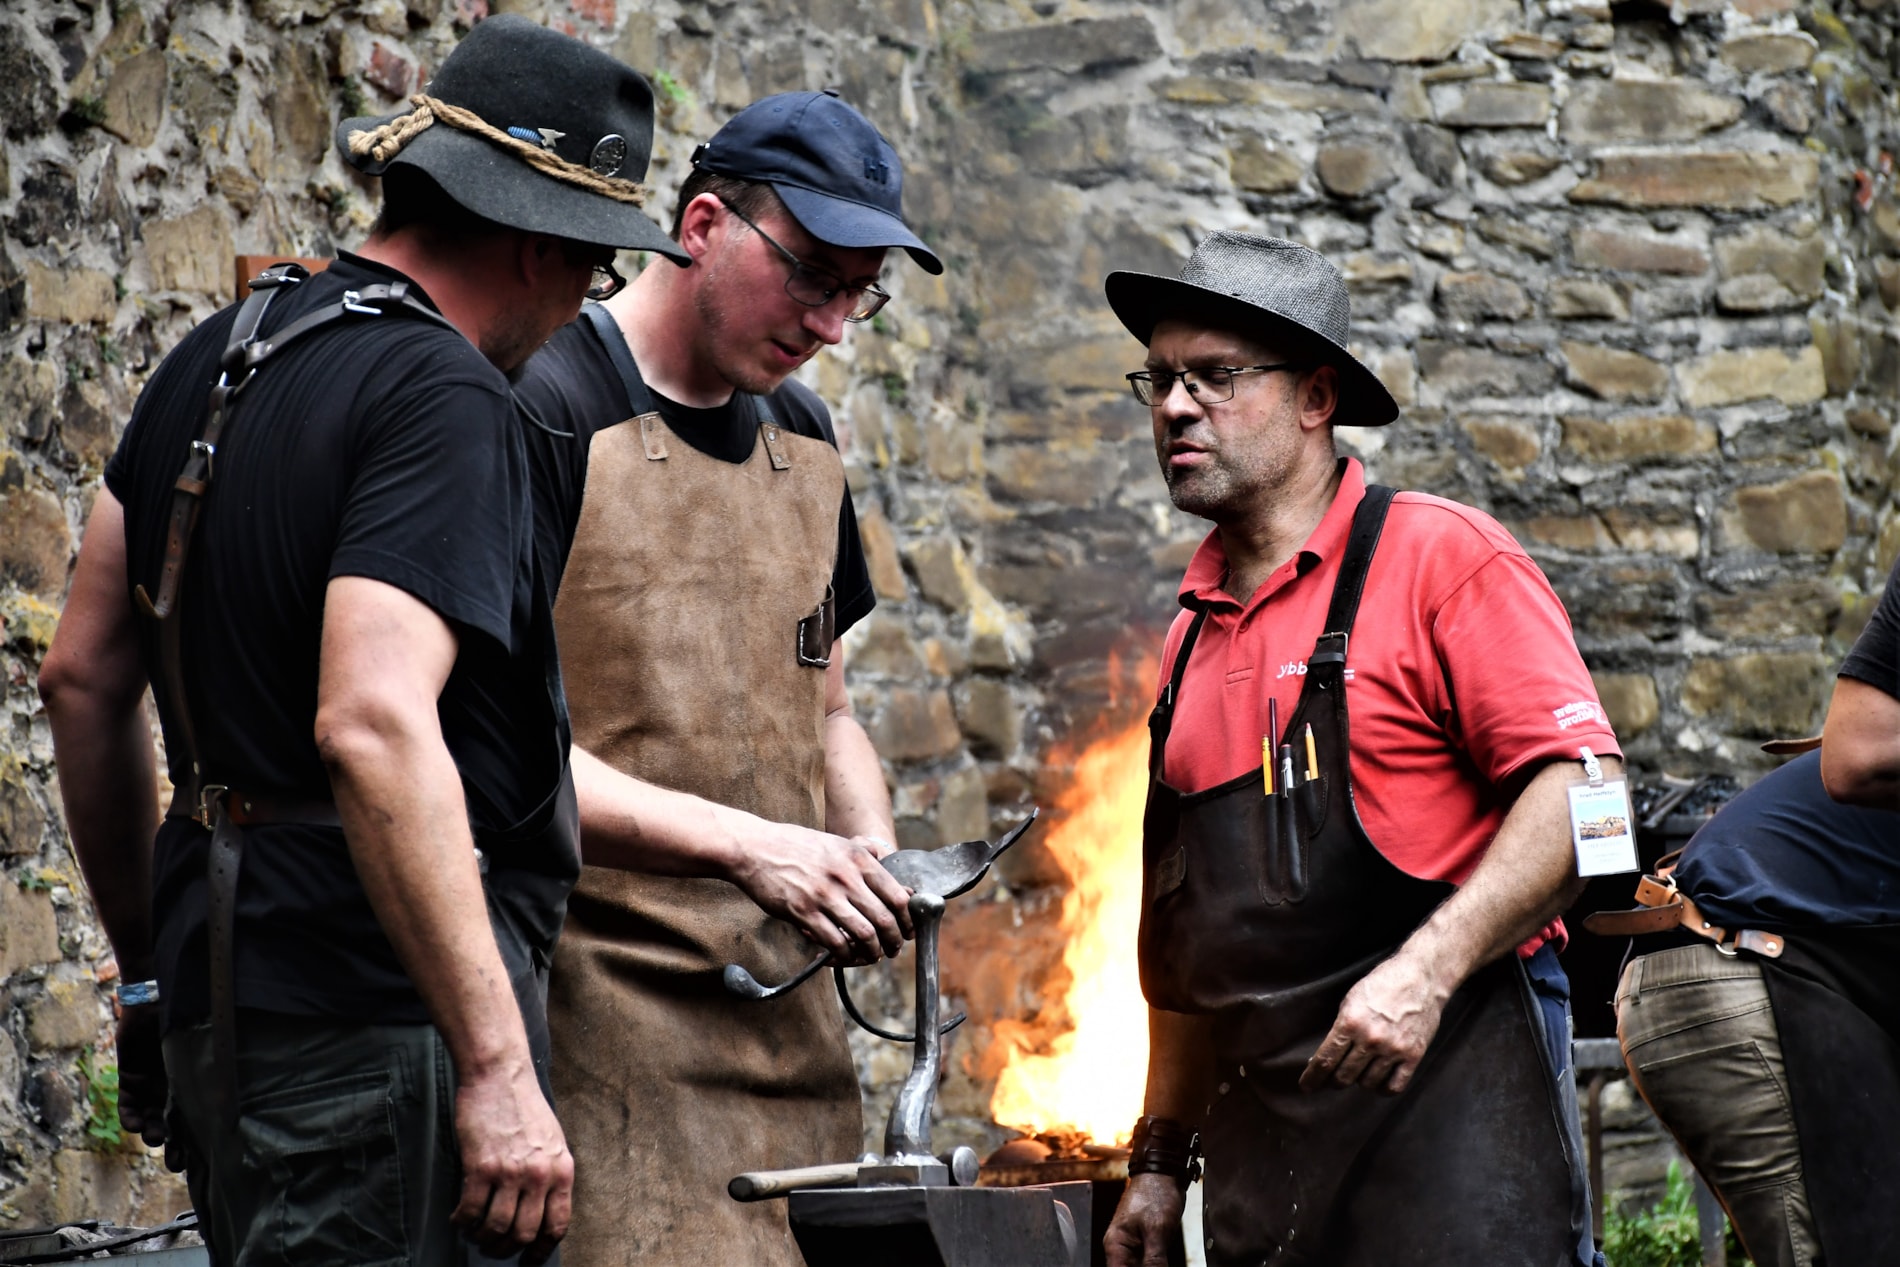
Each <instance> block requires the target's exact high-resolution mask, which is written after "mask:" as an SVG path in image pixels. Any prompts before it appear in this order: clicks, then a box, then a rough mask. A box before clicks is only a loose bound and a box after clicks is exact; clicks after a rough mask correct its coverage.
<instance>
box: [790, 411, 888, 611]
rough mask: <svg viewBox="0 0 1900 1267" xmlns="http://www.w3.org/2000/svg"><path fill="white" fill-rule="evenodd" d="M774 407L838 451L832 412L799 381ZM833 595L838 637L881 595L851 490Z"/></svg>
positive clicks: (842, 518) (841, 511)
mask: <svg viewBox="0 0 1900 1267" xmlns="http://www.w3.org/2000/svg"><path fill="white" fill-rule="evenodd" d="M772 406H773V409H774V410H775V411H776V412H777V413H778V415H779V417H780V418H782V419H785V420H787V421H789V422H790V423H791V424H792V430H793V431H795V432H797V433H798V434H799V435H802V436H811V437H813V438H815V439H820V440H823V441H824V442H825V443H826V444H829V445H830V446H831V447H832V448H834V449H835V448H837V447H838V436H837V433H836V432H835V431H834V430H833V429H832V426H831V411H830V410H829V409H826V408H825V402H824V401H822V400H820V399H818V394H817V393H816V392H814V391H812V390H811V389H810V388H809V387H806V386H805V385H804V384H803V383H801V382H799V381H798V380H797V379H787V380H785V383H784V385H783V386H781V387H780V388H779V389H778V390H777V391H775V392H773V393H772ZM831 593H832V597H833V599H834V600H835V601H836V603H837V622H838V636H839V637H843V636H844V631H845V630H847V629H849V628H851V626H853V625H855V624H857V623H858V622H859V621H860V620H863V619H864V618H865V617H866V616H869V615H870V614H871V609H872V608H874V607H876V606H877V593H876V591H875V590H873V589H872V588H871V569H870V565H869V564H867V563H866V562H865V559H864V541H863V539H862V538H861V537H860V536H859V535H858V512H857V508H856V507H855V506H854V505H852V503H851V489H850V487H849V486H847V487H846V488H845V490H844V500H843V504H842V505H841V506H839V507H838V559H837V562H836V563H834V564H833V565H832V568H831Z"/></svg>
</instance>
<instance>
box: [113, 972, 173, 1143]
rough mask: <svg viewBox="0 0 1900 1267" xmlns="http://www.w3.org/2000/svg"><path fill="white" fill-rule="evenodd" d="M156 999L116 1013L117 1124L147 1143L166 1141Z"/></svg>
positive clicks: (164, 1085) (167, 1085)
mask: <svg viewBox="0 0 1900 1267" xmlns="http://www.w3.org/2000/svg"><path fill="white" fill-rule="evenodd" d="M162 1037H163V1035H162V1033H161V1031H160V1029H159V1013H158V1005H157V1004H156V1003H142V1004H139V1005H137V1006H134V1007H127V1008H125V1009H124V1010H123V1011H122V1012H121V1013H120V1014H119V1041H118V1049H119V1124H120V1125H121V1126H123V1127H124V1128H125V1130H126V1131H127V1133H129V1134H132V1135H137V1136H138V1137H139V1138H140V1139H142V1140H144V1141H145V1144H146V1146H147V1147H150V1148H157V1147H159V1146H160V1145H161V1144H163V1143H164V1142H165V1097H166V1095H167V1093H168V1091H169V1089H170V1083H168V1082H167V1081H166V1079H165V1053H164V1050H163V1049H162V1048H161V1046H160V1039H161V1038H162Z"/></svg>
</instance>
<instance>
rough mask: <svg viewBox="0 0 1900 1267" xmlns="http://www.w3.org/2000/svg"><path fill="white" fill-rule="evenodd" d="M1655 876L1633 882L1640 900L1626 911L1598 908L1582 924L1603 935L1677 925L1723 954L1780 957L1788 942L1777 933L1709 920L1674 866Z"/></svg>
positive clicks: (1664, 929) (1638, 933)
mask: <svg viewBox="0 0 1900 1267" xmlns="http://www.w3.org/2000/svg"><path fill="white" fill-rule="evenodd" d="M1658 870H1659V874H1657V875H1646V876H1644V877H1643V878H1642V879H1641V880H1639V881H1637V884H1636V900H1637V901H1638V902H1639V903H1641V905H1640V906H1638V907H1637V908H1636V909H1634V910H1629V911H1598V912H1597V913H1596V914H1594V915H1592V916H1590V917H1589V918H1588V919H1586V920H1584V921H1583V926H1584V927H1585V928H1587V929H1589V930H1590V931H1591V932H1593V933H1597V934H1600V935H1602V936H1606V937H1631V936H1641V935H1642V934H1644V933H1661V932H1667V931H1668V930H1669V929H1672V928H1680V929H1682V930H1683V931H1684V932H1689V933H1694V934H1695V935H1696V936H1698V937H1703V938H1707V939H1708V940H1709V941H1712V942H1714V943H1715V948H1716V949H1717V950H1719V951H1721V952H1722V953H1723V954H1728V955H1732V954H1734V953H1735V952H1736V951H1738V950H1746V951H1748V952H1750V953H1751V954H1757V955H1761V956H1763V957H1764V958H1767V959H1779V958H1780V957H1781V952H1782V951H1783V950H1784V949H1785V948H1786V947H1787V941H1786V939H1785V938H1783V937H1782V936H1781V934H1779V933H1764V932H1762V931H1760V930H1759V929H1754V928H1742V929H1727V928H1723V927H1721V926H1720V925H1718V924H1716V923H1714V922H1713V921H1711V920H1710V919H1709V918H1708V917H1707V916H1706V915H1704V914H1703V913H1702V912H1701V911H1700V910H1699V909H1697V907H1696V904H1695V903H1694V902H1693V901H1691V900H1690V898H1689V895H1688V894H1686V893H1684V892H1682V890H1680V889H1678V888H1677V887H1676V879H1675V876H1674V875H1672V874H1671V872H1673V871H1674V870H1675V868H1674V867H1670V866H1665V867H1661V868H1659V869H1658Z"/></svg>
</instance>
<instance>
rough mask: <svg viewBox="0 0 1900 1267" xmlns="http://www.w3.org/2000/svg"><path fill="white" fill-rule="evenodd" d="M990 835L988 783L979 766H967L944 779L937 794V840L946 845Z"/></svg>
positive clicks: (983, 838)
mask: <svg viewBox="0 0 1900 1267" xmlns="http://www.w3.org/2000/svg"><path fill="white" fill-rule="evenodd" d="M989 834H990V794H989V782H988V780H986V779H985V778H984V777H983V769H982V767H981V766H975V765H966V766H964V767H963V768H962V769H961V770H952V771H951V772H950V773H949V774H946V775H945V776H944V778H943V787H942V789H941V790H940V791H939V792H938V794H937V839H938V840H939V841H941V842H942V843H944V844H946V845H954V844H956V843H957V842H958V841H962V840H985V839H988V837H989Z"/></svg>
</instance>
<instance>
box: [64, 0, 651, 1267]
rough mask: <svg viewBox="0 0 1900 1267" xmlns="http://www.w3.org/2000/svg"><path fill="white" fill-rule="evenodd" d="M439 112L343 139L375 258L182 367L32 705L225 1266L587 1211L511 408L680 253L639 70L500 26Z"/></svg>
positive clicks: (445, 86) (498, 1232) (160, 1106)
mask: <svg viewBox="0 0 1900 1267" xmlns="http://www.w3.org/2000/svg"><path fill="white" fill-rule="evenodd" d="M428 92H429V95H427V96H422V97H418V98H416V101H415V108H413V109H410V110H405V111H404V112H402V113H401V114H399V115H392V116H389V117H386V118H382V119H369V118H363V119H350V120H345V121H344V122H343V123H342V124H341V125H340V126H339V128H338V132H337V142H338V147H339V149H340V150H341V151H342V152H343V154H344V157H345V159H346V160H347V161H349V162H351V163H352V164H353V165H354V166H356V167H358V168H359V169H361V170H363V171H365V172H367V173H369V174H371V175H378V176H383V177H384V178H385V180H384V206H383V212H382V216H381V218H380V219H379V221H378V223H377V225H376V227H375V228H374V229H373V230H372V232H371V234H370V237H369V240H368V242H367V243H366V244H365V245H364V246H363V247H362V248H361V250H360V252H358V253H357V254H349V253H345V254H344V255H342V256H341V258H339V259H338V260H337V261H336V263H335V264H334V265H333V266H332V267H331V268H330V269H329V270H328V271H326V272H324V273H322V274H320V275H318V276H316V277H314V278H311V279H309V280H305V281H302V282H301V283H296V284H279V285H277V286H275V287H274V288H269V289H267V290H265V291H261V292H260V295H261V294H268V295H269V296H270V298H269V301H268V304H267V305H265V306H264V308H263V309H262V311H261V312H260V311H259V309H258V307H257V305H258V304H260V303H262V302H263V300H262V299H261V298H260V297H259V296H258V295H254V296H253V299H252V300H250V301H248V302H247V306H245V307H243V308H242V309H227V310H225V311H224V312H221V313H219V314H218V315H217V316H215V317H213V318H212V319H210V320H208V321H206V322H205V323H203V324H202V325H200V326H199V327H198V328H197V329H195V330H194V331H192V332H191V334H189V335H188V336H186V338H185V339H184V340H183V341H182V342H181V343H180V344H179V346H178V347H177V349H176V350H174V351H173V352H172V354H171V355H170V356H168V357H167V358H166V359H165V361H164V363H163V364H162V365H161V366H160V367H159V368H158V370H157V371H156V372H155V373H154V374H153V376H152V378H151V381H150V382H149V384H148V385H147V387H146V389H145V391H144V393H143V394H142V395H141V397H140V399H139V402H138V405H137V408H136V410H135V411H134V414H133V417H132V420H131V422H130V424H129V425H128V426H127V428H126V431H125V435H124V438H123V440H122V442H121V444H120V446H119V449H118V451H117V452H116V453H115V454H114V456H113V458H112V460H111V462H110V464H109V466H108V468H107V472H106V487H105V489H104V490H103V491H102V492H101V493H100V494H99V496H98V500H97V502H96V503H95V506H94V510H93V512H92V516H91V520H90V522H89V525H88V530H87V532H86V536H85V542H84V547H83V549H82V551H81V553H80V559H79V564H78V569H77V571H76V573H75V576H74V580H73V587H72V593H71V597H70V599H69V601H68V604H67V607H66V610H65V615H64V619H63V620H62V622H61V624H60V628H59V633H58V637H57V638H56V639H55V641H54V645H53V647H52V648H51V650H50V651H49V653H48V655H47V658H46V661H45V664H44V666H43V669H42V673H41V678H40V688H41V692H42V694H43V696H44V697H45V700H46V704H47V710H48V713H49V716H50V718H51V721H52V728H53V737H54V743H55V749H56V753H57V759H58V765H59V774H60V787H61V792H62V795H63V797H64V800H65V805H66V814H67V822H68V826H69V829H70V831H71V833H72V838H73V842H74V845H75V847H76V849H77V851H78V854H79V858H80V861H81V865H82V866H83V868H84V870H85V873H86V877H87V880H88V882H89V883H90V885H91V887H92V890H93V894H94V897H95V900H96V902H97V905H98V908H99V913H100V917H101V920H102V922H103V923H104V925H105V927H106V931H107V933H108V935H109V936H110V937H111V939H112V943H113V947H114V950H115V952H116V954H117V955H118V959H119V964H120V967H121V969H122V972H123V976H124V979H125V981H126V984H125V985H122V986H121V987H120V989H119V996H120V1001H121V1002H122V1003H123V1004H124V1005H125V1011H124V1017H125V1019H124V1021H123V1022H122V1025H121V1029H120V1034H119V1058H120V1067H121V1092H120V1095H121V1098H120V1115H121V1118H122V1119H123V1120H124V1122H125V1123H126V1125H127V1126H129V1127H131V1128H132V1129H133V1130H134V1131H137V1132H140V1133H141V1134H142V1135H143V1136H144V1138H145V1140H146V1141H147V1142H148V1143H158V1142H161V1141H163V1142H166V1143H167V1144H168V1155H171V1152H172V1150H173V1149H174V1148H175V1149H176V1150H177V1151H181V1152H182V1153H183V1155H184V1165H185V1169H186V1173H187V1178H188V1181H189V1183H190V1186H191V1190H192V1198H193V1203H194V1205H195V1207H196V1209H197V1211H198V1215H199V1219H200V1227H201V1229H202V1230H203V1232H204V1234H205V1236H206V1238H207V1240H208V1241H209V1243H210V1245H211V1249H212V1254H213V1259H214V1261H217V1262H222V1263H232V1262H289V1261H297V1262H313V1263H346V1262H350V1263H366V1262H397V1261H408V1262H416V1263H432V1264H448V1263H452V1262H459V1261H461V1259H462V1257H463V1253H464V1248H463V1246H462V1245H460V1244H459V1243H458V1241H457V1240H456V1239H455V1237H454V1234H453V1228H454V1226H455V1225H458V1224H459V1225H460V1226H461V1228H462V1229H463V1231H464V1233H465V1234H466V1235H467V1236H468V1237H470V1238H471V1239H474V1240H476V1241H477V1242H479V1243H480V1245H481V1247H482V1248H483V1249H484V1250H485V1251H488V1252H490V1253H493V1254H496V1255H503V1254H512V1253H520V1254H521V1257H522V1258H523V1259H524V1260H525V1261H535V1260H540V1259H544V1258H546V1257H547V1256H548V1255H549V1254H550V1253H551V1252H552V1250H553V1247H554V1244H555V1243H556V1242H557V1241H558V1240H559V1239H560V1238H561V1236H562V1235H563V1234H564V1231H565V1227H566V1223H567V1219H568V1212H569V1204H570V1200H571V1197H570V1193H571V1183H572V1159H571V1156H570V1154H569V1153H568V1151H567V1147H566V1144H565V1141H564V1138H563V1135H562V1132H561V1129H560V1126H559V1124H558V1122H557V1121H556V1119H555V1117H554V1115H553V1113H552V1111H551V1109H550V1105H549V1103H548V1099H547V1091H546V1045H545V1032H546V1031H545V1018H544V1015H543V1012H542V1004H541V990H542V989H543V988H544V977H543V976H542V972H543V971H544V969H545V965H546V963H547V961H548V957H549V955H550V954H551V952H552V948H553V941H554V937H555V934H556V933H557V932H558V930H559V927H560V921H561V917H562V911H563V907H564V903H565V900H566V895H567V892H568V890H569V888H570V887H571V885H572V882H573V879H574V876H575V875H576V874H577V873H578V869H579V859H578V842H577V839H576V833H575V823H574V808H573V806H574V802H573V794H572V785H571V782H570V781H569V779H568V776H567V769H566V761H567V749H568V732H567V725H566V716H565V710H564V705H563V703H562V700H561V697H560V690H559V673H558V670H557V668H556V667H555V666H556V661H555V655H554V646H553V633H552V614H551V604H550V599H549V595H548V589H549V585H548V582H547V581H546V580H545V579H544V578H543V577H542V576H541V575H540V574H539V572H538V571H537V566H536V555H535V550H534V534H533V526H532V522H531V516H532V510H531V507H530V501H529V497H530V490H529V471H528V464H527V455H526V453H525V451H524V449H523V446H522V441H521V436H520V430H519V425H520V424H519V418H518V416H517V414H516V413H515V410H514V407H513V403H512V399H511V395H510V387H509V382H508V378H507V375H508V374H509V373H510V372H512V371H514V370H515V369H516V368H517V367H518V366H519V364H520V363H521V362H522V361H523V360H525V359H526V357H527V356H528V355H529V354H530V353H531V352H532V351H533V350H534V349H535V348H536V347H538V346H539V345H540V344H541V343H542V342H544V341H545V340H546V338H547V336H548V335H549V334H550V333H552V332H553V331H554V330H555V329H556V328H558V327H559V326H560V325H561V324H562V323H564V322H566V321H569V320H571V319H572V318H573V316H574V314H575V312H576V311H577V310H578V308H579V306H580V303H581V300H582V297H583V295H584V294H601V295H604V294H607V293H610V292H611V291H612V290H613V289H617V286H618V284H619V283H618V278H617V277H616V276H615V275H614V274H613V272H612V269H611V261H612V259H613V251H614V250H615V249H616V248H621V247H638V248H642V249H650V250H659V251H669V252H670V251H676V249H677V248H675V247H673V245H672V243H671V242H670V240H668V239H667V238H666V237H665V236H664V235H663V234H661V233H660V231H659V229H658V228H657V226H655V225H653V224H652V223H651V222H650V221H648V220H646V219H645V218H644V216H642V215H641V214H640V212H639V211H638V210H637V203H638V201H639V198H640V196H641V194H640V191H639V188H638V186H637V184H636V183H635V181H636V180H637V178H638V177H640V176H642V175H643V174H644V172H645V168H646V161H647V155H648V152H649V149H650V145H651V136H652V93H651V90H650V89H649V87H648V85H647V84H646V82H645V81H644V80H642V79H641V78H640V77H639V76H638V75H636V74H634V73H633V72H632V71H630V70H628V69H627V68H626V67H624V66H622V65H620V64H619V63H618V62H616V61H614V60H613V59H612V58H610V57H608V56H606V55H605V54H602V53H599V52H597V51H595V50H592V49H590V48H588V47H587V46H585V45H584V44H581V43H580V42H578V41H576V40H572V39H570V38H568V37H566V36H562V35H559V34H557V33H555V32H552V31H549V30H546V29H545V28H542V27H539V26H536V25H533V24H531V23H528V22H525V21H523V20H521V19H519V18H508V17H503V18H495V19H491V20H489V21H487V22H484V23H482V24H481V25H480V26H477V27H476V28H475V29H474V30H473V31H472V32H471V33H470V34H469V36H468V37H467V38H466V39H465V40H464V41H463V43H462V44H461V45H460V46H459V47H458V48H457V49H456V50H455V51H454V52H453V53H452V54H451V55H450V56H449V58H448V59H447V60H446V61H445V62H444V63H443V65H442V66H441V68H440V70H439V71H438V73H437V74H436V76H435V78H434V80H433V81H432V82H431V84H430V86H429V90H428ZM267 280H268V279H267ZM214 383H221V384H222V385H221V386H220V387H219V388H218V389H217V390H216V391H214V390H213V385H214ZM181 464H182V465H183V468H184V474H183V475H181V474H180V469H181ZM135 601H136V606H135ZM141 612H142V613H143V615H141V614H140V613H141ZM148 681H149V682H150V683H151V684H152V686H153V689H154V694H155V697H156V699H157V703H158V707H159V715H160V721H161V724H162V726H163V731H164V737H165V748H166V754H167V759H168V763H169V774H170V778H171V782H172V784H173V786H174V787H175V788H176V789H177V795H176V797H175V798H174V801H173V804H172V808H171V811H170V812H169V813H168V814H167V815H166V817H165V818H164V819H163V821H162V822H156V821H154V820H155V818H156V815H155V813H154V808H155V807H154V806H153V805H152V796H151V789H152V787H153V785H154V782H155V775H154V771H153V769H152V751H151V743H150V739H149V736H148V731H147V727H146V722H145V720H144V716H143V708H142V705H141V702H140V701H141V696H142V693H143V691H144V689H145V687H146V684H147V683H148ZM154 1004H157V1006H156V1007H155V1006H153V1005H154ZM161 1009H162V1011H161ZM161 1035H162V1063H161V1061H160V1060H159V1051H160V1043H161ZM168 1075H169V1091H170V1101H171V1102H170V1107H169V1109H168V1110H167V1109H166V1093H167V1082H168V1077H167V1076H168ZM450 1139H452V1140H454V1141H455V1142H456V1155H454V1156H443V1155H442V1153H443V1151H444V1150H443V1147H442V1145H443V1142H444V1141H445V1140H450Z"/></svg>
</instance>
